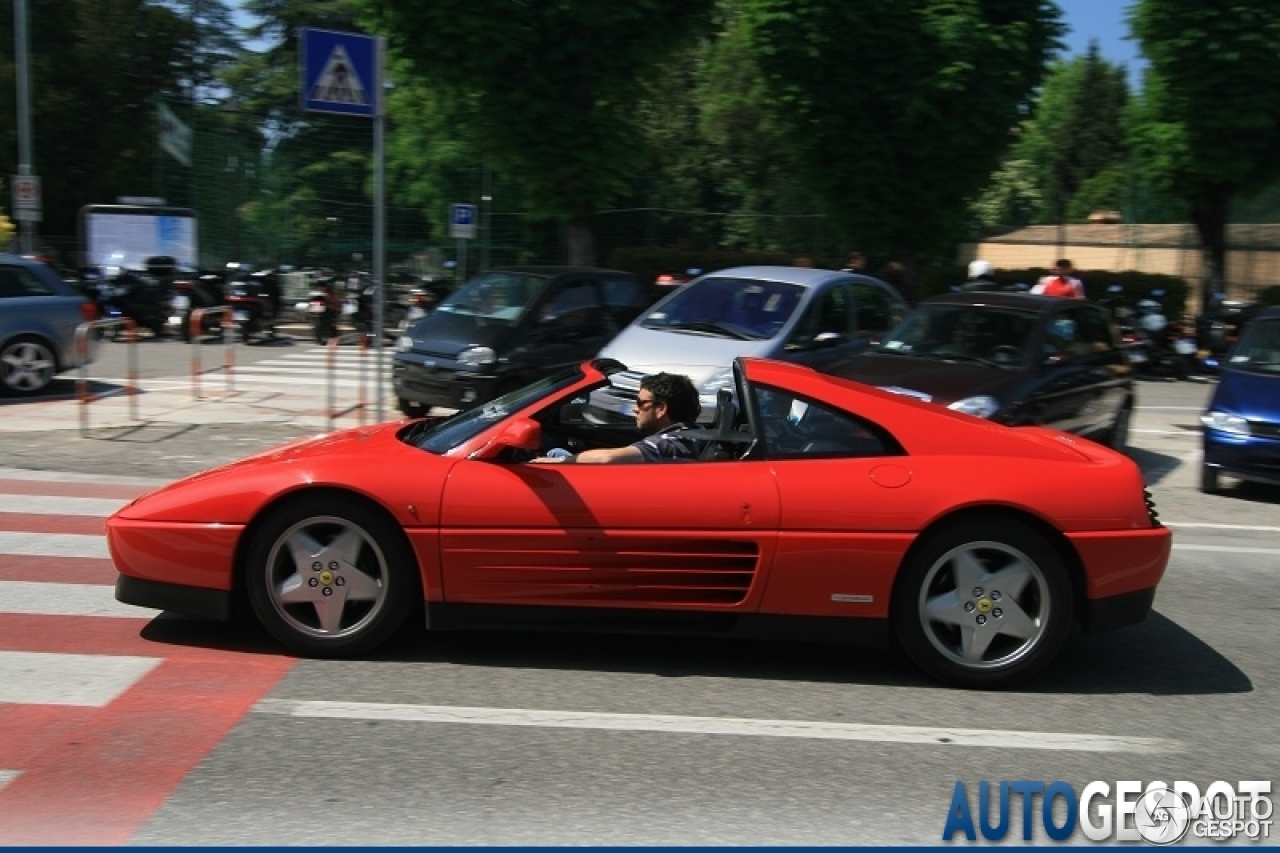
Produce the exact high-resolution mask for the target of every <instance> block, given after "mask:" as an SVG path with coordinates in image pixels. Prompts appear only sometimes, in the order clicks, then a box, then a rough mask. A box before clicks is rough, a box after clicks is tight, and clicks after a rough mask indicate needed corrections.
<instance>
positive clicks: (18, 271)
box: [0, 267, 58, 298]
mask: <svg viewBox="0 0 1280 853" xmlns="http://www.w3.org/2000/svg"><path fill="white" fill-rule="evenodd" d="M57 294H58V292H57V291H56V290H54V289H53V287H52V286H51V285H50V284H49V283H48V282H46V281H43V280H41V279H40V278H39V277H38V276H36V275H33V274H32V273H31V272H29V271H28V270H24V269H22V268H21V267H0V298H16V297H19V296H56V295H57Z"/></svg>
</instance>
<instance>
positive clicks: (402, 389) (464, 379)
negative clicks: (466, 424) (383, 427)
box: [391, 353, 502, 409]
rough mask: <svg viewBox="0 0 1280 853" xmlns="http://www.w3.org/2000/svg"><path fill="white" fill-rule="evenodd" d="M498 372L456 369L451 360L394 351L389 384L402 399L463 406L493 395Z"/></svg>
mask: <svg viewBox="0 0 1280 853" xmlns="http://www.w3.org/2000/svg"><path fill="white" fill-rule="evenodd" d="M501 378H502V377H500V376H498V375H496V374H493V373H480V372H475V371H469V370H462V369H459V368H458V367H457V366H456V364H454V363H453V362H447V363H443V364H442V363H441V362H440V360H438V359H432V358H429V357H426V356H421V355H417V354H414V353H397V354H396V357H395V360H394V361H393V362H392V365H391V384H392V387H393V388H394V389H395V393H396V396H397V397H399V398H400V399H402V400H408V401H410V402H413V403H421V404H422V405H424V406H440V407H443V408H447V409H467V408H470V407H472V406H475V405H478V404H480V403H487V402H488V401H490V400H492V399H493V398H494V397H496V396H497V389H498V385H499V383H500V381H501Z"/></svg>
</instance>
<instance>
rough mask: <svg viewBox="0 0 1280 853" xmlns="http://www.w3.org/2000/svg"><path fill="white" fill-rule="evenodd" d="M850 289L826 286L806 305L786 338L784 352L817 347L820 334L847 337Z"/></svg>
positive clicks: (850, 305) (845, 286)
mask: <svg viewBox="0 0 1280 853" xmlns="http://www.w3.org/2000/svg"><path fill="white" fill-rule="evenodd" d="M850 290H851V288H850V287H849V286H848V285H836V286H835V287H828V288H826V289H825V290H823V291H822V292H821V293H819V294H818V295H817V297H816V298H815V299H813V300H812V301H811V302H810V303H809V307H808V308H807V309H806V310H805V312H804V316H803V317H801V318H800V322H799V323H797V324H796V327H795V329H794V330H792V332H791V336H790V337H788V338H787V343H786V345H785V349H786V351H787V352H802V351H804V350H807V349H812V348H813V347H815V346H817V345H818V338H819V336H821V335H839V336H840V338H842V339H843V338H846V337H848V335H849V328H850V323H851V313H852V307H853V306H852V304H851V303H852V297H851V295H850Z"/></svg>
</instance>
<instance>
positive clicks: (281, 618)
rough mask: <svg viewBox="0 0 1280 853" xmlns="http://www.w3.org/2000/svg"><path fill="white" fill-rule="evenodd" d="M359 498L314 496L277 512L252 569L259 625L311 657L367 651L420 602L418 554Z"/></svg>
mask: <svg viewBox="0 0 1280 853" xmlns="http://www.w3.org/2000/svg"><path fill="white" fill-rule="evenodd" d="M358 501H359V499H358V498H354V497H352V496H326V497H309V498H305V499H302V500H297V501H294V502H291V503H288V504H285V505H284V506H283V507H281V508H279V509H277V510H276V511H274V512H273V513H272V514H271V515H270V516H269V517H268V518H267V519H266V521H265V522H264V523H263V525H262V527H261V528H260V529H259V530H258V532H257V534H256V535H255V537H254V539H253V543H252V545H251V547H250V549H249V552H248V559H247V562H246V565H245V582H246V584H247V587H248V595H249V602H250V604H251V605H252V606H253V611H254V613H255V614H256V615H257V617H258V620H259V621H260V622H261V623H262V625H263V627H265V628H266V629H267V630H268V631H269V632H270V633H271V634H272V635H273V636H274V637H275V638H276V639H278V640H279V641H280V642H281V643H283V644H284V645H285V646H287V647H288V648H290V649H292V650H294V651H297V652H300V653H302V654H304V655H307V656H312V657H346V656H350V655H357V654H361V653H363V652H366V651H368V650H370V649H372V648H374V647H375V646H377V645H379V644H381V643H382V642H384V641H386V640H387V639H388V638H389V637H390V636H391V635H392V634H394V633H395V632H396V631H397V630H398V629H399V628H400V626H401V625H403V624H404V621H405V619H406V617H407V616H408V615H409V613H410V611H411V610H412V609H413V607H414V606H415V604H416V603H417V601H418V600H419V599H420V598H421V589H420V586H419V582H418V575H417V570H416V567H415V562H414V558H413V551H412V549H411V548H410V547H409V544H408V542H407V541H406V540H405V536H404V532H403V531H402V530H400V528H399V527H398V526H397V525H396V524H395V523H394V521H392V520H391V519H390V518H388V517H387V516H386V515H385V514H384V513H383V512H381V511H380V510H378V509H376V508H374V507H370V506H367V505H365V504H362V503H359V502H358Z"/></svg>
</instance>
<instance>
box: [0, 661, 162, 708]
mask: <svg viewBox="0 0 1280 853" xmlns="http://www.w3.org/2000/svg"><path fill="white" fill-rule="evenodd" d="M161 660H162V659H161V658H149V657H135V656H129V655H69V654H51V653H48V652H3V651H0V702H9V703H22V704H27V705H75V706H81V707H90V708H101V707H104V706H105V705H108V704H110V703H111V701H112V700H114V699H115V698H116V697H117V696H119V695H120V694H122V693H124V692H125V691H126V690H128V689H129V688H130V687H132V686H133V685H134V684H136V683H137V682H138V681H139V680H140V679H141V678H143V677H144V676H146V675H147V673H149V672H151V670H152V669H154V668H155V667H156V665H157V664H159V663H160V662H161Z"/></svg>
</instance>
